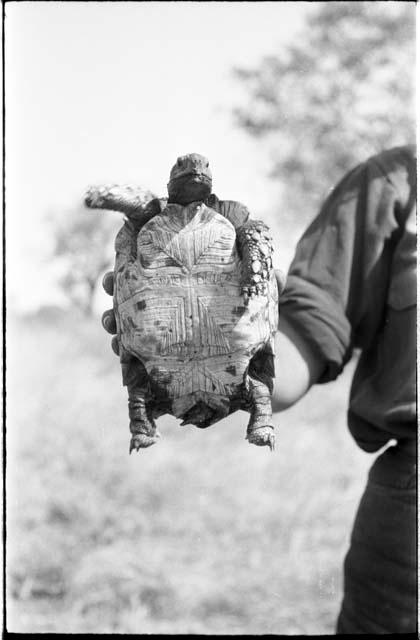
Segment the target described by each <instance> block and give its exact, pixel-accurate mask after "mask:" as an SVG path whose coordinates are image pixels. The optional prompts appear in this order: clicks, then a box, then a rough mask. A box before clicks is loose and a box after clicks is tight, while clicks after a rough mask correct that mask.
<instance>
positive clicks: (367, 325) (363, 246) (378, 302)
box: [280, 148, 413, 382]
mask: <svg viewBox="0 0 420 640" xmlns="http://www.w3.org/2000/svg"><path fill="white" fill-rule="evenodd" d="M412 166H413V151H412V150H411V148H398V149H394V150H390V151H388V152H384V153H383V154H380V155H378V156H376V157H374V158H371V159H369V160H368V161H367V162H365V163H363V164H361V165H359V166H357V167H356V168H355V169H353V170H352V171H350V172H349V173H348V174H347V175H346V176H345V177H344V178H343V180H342V181H341V182H340V183H339V184H338V185H337V186H336V188H335V189H334V190H333V192H332V193H331V194H330V196H329V197H328V198H327V200H326V201H325V203H324V205H323V207H322V208H321V211H320V213H319V215H318V216H317V217H316V218H315V220H314V221H313V222H312V224H311V225H310V226H309V228H308V229H307V231H306V232H305V233H304V235H303V236H302V238H301V240H300V241H299V243H298V246H297V249H296V254H295V257H294V259H293V261H292V264H291V267H290V269H289V273H288V278H287V284H286V288H285V291H284V293H283V295H282V296H281V298H280V313H281V314H282V315H283V316H284V317H286V318H287V319H288V321H289V323H290V324H292V325H293V326H294V327H295V328H296V330H297V331H298V332H299V333H300V335H302V337H303V338H304V339H305V340H306V341H307V342H308V343H309V344H310V345H311V346H312V348H313V350H314V351H315V352H316V354H317V355H318V357H319V358H320V359H321V360H322V361H323V362H324V363H325V369H324V373H323V374H322V376H321V378H320V380H319V382H328V381H329V380H332V379H334V378H336V377H337V375H338V374H339V373H340V372H341V370H342V369H343V367H344V365H345V364H346V362H347V361H348V360H349V358H350V357H351V353H352V350H353V348H354V347H360V348H362V349H367V348H369V346H370V344H371V343H372V340H373V339H374V337H375V335H376V334H377V332H378V331H379V330H380V328H381V325H382V323H383V321H384V317H385V313H384V309H385V305H386V299H387V292H388V288H389V283H390V272H391V265H392V256H393V251H394V248H395V246H396V244H397V243H398V241H399V239H400V237H401V235H402V233H403V228H404V217H405V216H406V215H407V214H406V212H407V211H408V209H409V203H408V199H409V194H410V193H412V190H410V184H409V182H410V179H411V178H410V176H411V174H412ZM410 168H411V173H410Z"/></svg>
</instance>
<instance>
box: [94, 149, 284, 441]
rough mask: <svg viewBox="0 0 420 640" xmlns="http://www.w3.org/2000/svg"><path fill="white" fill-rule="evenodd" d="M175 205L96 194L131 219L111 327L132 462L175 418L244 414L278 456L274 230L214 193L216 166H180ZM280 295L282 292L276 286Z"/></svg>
mask: <svg viewBox="0 0 420 640" xmlns="http://www.w3.org/2000/svg"><path fill="white" fill-rule="evenodd" d="M167 187H168V198H157V197H156V196H154V194H152V193H151V192H150V191H146V190H144V189H142V188H140V187H138V186H135V185H122V186H121V185H105V186H100V187H90V188H89V189H88V191H87V193H86V196H85V204H86V206H87V207H89V208H96V209H97V208H100V209H111V210H114V211H120V212H123V213H125V215H126V220H125V223H124V225H123V227H122V229H121V230H120V231H119V233H118V235H117V238H116V242H115V251H116V260H115V268H114V271H113V272H110V273H108V274H106V275H105V277H104V281H103V285H104V288H105V290H106V291H107V292H108V293H110V294H111V295H112V294H113V296H114V309H113V311H111V310H110V311H106V312H105V313H104V315H103V320H102V322H103V325H104V327H105V329H106V330H107V331H109V332H110V333H116V334H117V335H116V336H115V337H114V339H113V349H114V351H115V352H116V353H117V354H118V355H119V356H120V362H121V366H122V377H123V384H124V385H125V386H127V389H128V406H129V418H130V431H131V434H132V437H131V442H130V453H131V451H132V450H133V449H135V450H137V451H138V450H139V448H145V447H149V446H150V445H152V444H154V443H155V442H156V441H157V439H158V438H159V437H160V434H159V433H158V431H157V427H156V423H155V420H156V418H158V417H159V416H161V415H163V414H166V413H169V414H171V415H173V416H175V417H177V418H178V419H180V420H182V423H181V424H182V425H187V424H193V425H195V426H196V427H199V428H206V427H208V426H210V425H213V424H214V423H216V422H218V421H219V420H221V419H222V418H224V417H225V416H227V415H229V414H231V413H232V412H234V411H237V410H238V409H243V410H245V411H248V412H249V413H250V419H249V423H248V427H247V433H246V438H247V439H248V441H249V442H250V443H253V444H255V445H259V446H269V447H270V449H271V450H273V448H274V442H275V436H274V426H273V423H272V408H271V394H272V390H273V378H274V352H273V339H274V334H275V332H276V329H277V324H278V295H279V289H278V283H277V279H276V277H275V274H274V270H273V264H272V254H273V244H272V238H271V234H270V231H269V229H268V227H267V225H266V224H265V223H264V222H262V221H259V220H252V219H251V218H250V214H249V212H248V210H247V208H246V207H245V206H244V205H242V204H241V203H239V202H236V201H232V200H219V199H218V198H217V196H216V195H215V194H213V193H212V174H211V170H210V167H209V162H208V160H207V159H206V158H205V157H204V156H202V155H200V154H196V153H194V154H187V155H184V156H181V157H179V158H178V159H177V162H176V164H175V165H174V166H173V168H172V170H171V172H170V179H169V182H168V185H167ZM279 285H280V288H281V284H280V282H279Z"/></svg>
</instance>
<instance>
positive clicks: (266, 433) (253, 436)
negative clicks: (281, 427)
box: [246, 426, 275, 451]
mask: <svg viewBox="0 0 420 640" xmlns="http://www.w3.org/2000/svg"><path fill="white" fill-rule="evenodd" d="M246 439H247V440H248V442H249V443H250V444H255V445H257V446H258V447H264V446H267V447H270V451H274V445H275V435H274V429H273V427H271V426H267V427H259V428H258V429H255V431H250V432H248V433H247V435H246Z"/></svg>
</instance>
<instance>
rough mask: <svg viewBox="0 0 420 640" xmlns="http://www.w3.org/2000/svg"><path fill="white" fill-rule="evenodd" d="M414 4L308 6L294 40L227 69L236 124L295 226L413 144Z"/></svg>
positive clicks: (384, 3)
mask: <svg viewBox="0 0 420 640" xmlns="http://www.w3.org/2000/svg"><path fill="white" fill-rule="evenodd" d="M414 69H415V3H411V2H317V3H314V5H313V6H312V7H310V9H309V10H308V13H307V18H306V22H305V23H304V26H303V30H302V32H301V35H300V38H299V39H298V40H297V41H295V42H294V43H293V44H292V45H290V46H287V47H285V48H284V49H283V50H282V51H279V53H278V54H277V55H272V56H267V57H265V58H263V60H262V61H261V63H260V65H259V66H258V67H257V68H255V69H241V68H240V69H235V70H234V74H235V75H236V77H237V78H238V79H239V81H240V82H242V84H243V87H244V89H245V91H246V95H247V103H246V104H245V106H241V107H239V108H236V109H235V110H234V115H235V118H236V122H237V123H238V124H239V126H240V127H242V128H243V129H245V131H246V132H248V133H249V134H250V135H252V136H254V137H256V138H259V139H264V141H265V143H266V145H267V150H268V152H269V153H270V154H271V160H272V171H271V173H270V175H271V177H273V178H276V179H279V180H280V181H281V183H282V185H284V204H285V210H286V211H288V214H289V215H291V216H293V218H294V219H295V220H299V224H303V223H305V222H306V221H307V218H308V217H309V216H311V217H312V216H313V215H314V214H315V212H316V209H317V207H318V206H319V203H320V200H321V199H322V198H324V197H325V195H326V191H327V189H329V188H331V187H332V186H333V185H334V184H335V182H336V181H337V180H338V179H339V178H340V177H341V176H342V175H343V173H344V172H345V171H347V170H348V169H350V168H351V167H352V166H353V165H354V164H356V163H358V162H360V161H361V160H363V159H365V158H366V157H367V156H369V155H372V154H373V153H376V152H378V151H380V150H382V149H384V148H387V147H391V146H394V145H398V144H406V143H407V142H412V141H415V110H414Z"/></svg>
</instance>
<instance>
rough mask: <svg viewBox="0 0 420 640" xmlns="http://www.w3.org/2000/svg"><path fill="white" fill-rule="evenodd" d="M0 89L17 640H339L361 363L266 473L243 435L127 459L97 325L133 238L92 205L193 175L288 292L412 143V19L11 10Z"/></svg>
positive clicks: (240, 419) (318, 401) (369, 6)
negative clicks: (247, 228)
mask: <svg viewBox="0 0 420 640" xmlns="http://www.w3.org/2000/svg"><path fill="white" fill-rule="evenodd" d="M5 73H6V96H5V97H6V102H5V106H6V132H5V133H6V286H7V300H6V301H7V327H6V328H7V333H6V342H7V424H6V427H7V605H8V607H7V628H8V630H9V631H13V632H25V631H26V632H56V633H59V632H80V633H81V632H98V633H99V632H103V633H106V632H116V633H136V634H141V633H207V634H223V633H228V634H244V633H251V634H264V633H272V634H290V635H294V634H332V633H333V632H334V624H335V619H336V616H337V613H338V609H339V605H340V600H341V596H342V562H343V559H344V555H345V552H346V549H347V547H348V543H349V535H350V530H351V524H352V521H353V517H354V512H355V509H356V507H357V504H358V500H359V498H360V495H361V493H362V490H363V486H364V483H365V477H366V472H367V469H368V467H369V466H370V464H371V463H372V461H373V459H372V456H370V455H368V454H365V453H364V452H362V451H360V450H358V449H357V447H356V445H355V444H354V443H353V441H352V440H351V438H350V435H349V434H348V433H347V427H346V406H347V397H348V390H349V384H350V382H351V375H352V371H353V369H354V365H355V359H353V361H352V362H351V363H350V364H349V365H348V366H347V369H346V371H345V372H344V373H343V374H342V376H341V377H340V378H339V379H338V380H337V381H335V382H333V383H330V384H328V385H323V386H318V387H315V388H314V389H312V390H311V392H310V393H309V394H308V395H307V396H306V397H305V398H304V400H303V401H302V402H301V403H300V405H298V406H296V407H295V408H293V409H290V410H288V411H287V412H285V413H283V414H278V415H276V417H275V418H276V423H277V425H278V426H277V449H276V451H275V453H274V454H271V455H270V453H269V452H267V451H265V450H264V451H262V450H259V449H257V448H255V447H250V446H249V445H248V443H247V442H246V441H245V440H244V436H245V429H246V424H247V415H246V414H245V413H243V412H238V413H237V414H235V415H233V416H231V417H230V418H229V419H226V420H224V421H222V422H220V423H219V424H218V425H216V426H214V427H213V428H211V429H209V430H207V431H199V430H197V429H194V428H193V427H183V428H182V429H180V428H179V426H178V425H177V421H176V420H175V419H173V418H170V417H164V418H161V419H160V421H159V427H160V430H161V432H162V435H163V437H162V439H161V441H160V442H159V444H158V445H156V446H155V447H152V448H151V449H148V450H146V451H143V452H141V453H140V454H138V455H134V454H133V455H132V456H130V457H129V456H128V445H129V431H128V417H127V407H126V390H125V389H124V388H123V387H122V385H121V377H120V366H119V362H118V358H116V357H115V356H114V355H113V353H112V351H111V348H110V339H109V336H108V335H107V334H105V332H104V331H103V330H102V328H101V325H100V315H101V313H102V311H103V310H104V309H106V308H108V307H109V306H110V299H109V298H108V297H107V296H106V295H105V293H103V292H102V290H101V286H100V281H101V278H102V275H103V274H104V272H105V271H107V270H108V269H109V268H112V264H113V239H114V237H115V234H116V232H117V231H118V228H119V227H120V226H121V223H122V218H121V216H120V214H117V213H113V212H94V211H88V210H85V209H84V207H83V194H84V192H85V190H86V188H87V187H88V186H89V185H91V184H102V183H109V182H113V183H128V182H133V183H137V184H140V185H142V186H143V187H144V188H147V189H150V190H152V191H154V192H155V193H156V194H157V195H160V196H164V195H165V194H166V183H167V181H168V175H169V170H170V168H171V166H172V164H173V163H174V162H175V160H176V158H177V156H178V155H182V154H185V153H190V152H197V153H202V154H204V155H206V156H207V157H208V158H209V159H210V163H211V166H212V170H213V185H214V191H215V193H216V194H217V195H218V196H219V197H220V198H226V199H236V200H240V201H242V202H243V203H244V204H246V205H247V206H248V208H249V209H250V210H251V213H252V215H253V216H254V217H257V218H262V219H263V220H265V221H266V222H267V223H268V224H269V225H270V227H271V228H272V230H273V233H274V236H275V239H276V259H275V261H276V264H275V266H277V267H279V268H281V269H283V270H285V271H287V268H288V265H289V263H290V260H291V259H292V257H293V252H294V245H295V243H296V241H297V240H298V238H299V236H300V234H301V233H302V231H303V230H304V228H305V226H306V225H307V224H308V222H309V221H310V220H311V219H312V218H313V217H314V215H315V214H316V212H317V209H318V207H319V205H320V203H321V202H322V200H323V199H324V198H325V197H326V195H327V194H328V192H329V190H330V189H331V188H332V187H333V186H334V184H335V182H336V181H337V180H338V179H339V178H340V177H341V176H342V175H343V173H344V172H345V171H347V170H348V169H350V168H351V167H352V166H353V165H354V164H356V163H357V162H359V161H361V160H363V159H365V158H366V157H368V156H369V155H372V154H374V153H376V152H378V151H380V150H381V149H384V148H387V147H391V146H394V145H398V144H405V143H407V142H413V141H414V139H415V117H414V73H415V4H414V3H410V2H312V3H306V2H290V3H289V2H256V3H242V2H238V3H236V2H229V3H226V2H220V3H218V2H211V3H210V2H209V3H207V2H200V3H198V2H177V3H172V2H159V3H155V2H132V3H131V2H129V3H126V2H113V3H100V2H90V3H76V2H66V3H63V2H36V3H25V2H24V3H14V2H10V3H7V4H6V5H5ZM356 357H357V356H355V358H356ZM285 370H286V371H287V363H285ZM277 375H281V372H277Z"/></svg>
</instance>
